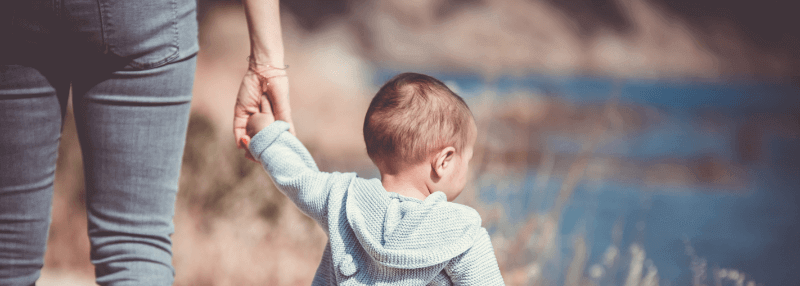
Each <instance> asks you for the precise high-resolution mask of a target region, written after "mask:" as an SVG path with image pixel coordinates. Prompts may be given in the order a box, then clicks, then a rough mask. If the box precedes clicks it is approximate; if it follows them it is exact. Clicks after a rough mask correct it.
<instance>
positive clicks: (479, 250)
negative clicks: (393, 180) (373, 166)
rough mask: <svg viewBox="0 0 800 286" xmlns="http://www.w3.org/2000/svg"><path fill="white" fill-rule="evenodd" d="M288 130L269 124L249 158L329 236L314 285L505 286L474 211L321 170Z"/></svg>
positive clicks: (280, 124) (254, 141) (441, 198)
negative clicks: (403, 194)
mask: <svg viewBox="0 0 800 286" xmlns="http://www.w3.org/2000/svg"><path fill="white" fill-rule="evenodd" d="M288 129H289V124H287V123H286V122H283V121H276V122H274V123H272V124H270V125H269V126H268V127H267V128H264V130H261V132H259V133H258V134H256V135H255V136H254V137H253V138H252V139H251V141H250V152H251V154H253V156H254V157H256V158H258V159H259V160H260V161H261V163H262V165H263V166H264V168H265V169H266V170H267V172H269V174H270V176H271V177H272V180H273V181H274V182H275V185H276V186H277V187H278V189H279V190H280V191H281V192H283V193H284V194H285V195H286V196H288V197H289V198H290V199H291V200H292V201H293V202H294V203H295V204H296V205H297V207H298V208H300V210H301V211H303V213H305V214H306V215H308V216H310V217H311V218H313V219H314V220H315V221H317V223H319V224H320V226H322V228H323V229H324V230H325V232H326V233H327V234H328V245H327V246H326V247H325V252H324V253H323V255H322V262H320V265H319V268H318V269H317V274H316V276H315V277H314V282H313V284H312V285H503V278H502V277H501V276H500V270H499V269H498V267H497V260H496V258H495V255H494V250H493V249H492V244H491V241H490V240H489V235H488V233H487V232H486V229H484V228H482V227H481V218H480V216H479V215H478V213H477V212H476V211H475V210H474V209H472V208H470V207H467V206H464V205H460V204H456V203H451V202H447V199H446V197H445V194H444V193H441V192H436V193H434V194H431V195H430V196H428V197H427V198H426V199H425V200H424V201H423V200H419V199H415V198H408V197H404V196H401V195H399V194H397V193H392V192H387V191H386V190H385V189H384V188H383V186H382V184H381V181H380V180H378V179H372V180H367V179H363V178H359V177H356V175H355V174H353V173H348V174H342V173H325V172H320V171H319V169H318V168H317V165H316V164H315V163H314V160H313V159H312V158H311V155H310V154H309V153H308V150H306V148H305V147H304V146H303V144H302V143H300V141H299V140H297V138H295V137H294V136H293V135H292V134H291V133H289V132H287V130H288Z"/></svg>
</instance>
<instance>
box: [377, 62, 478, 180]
mask: <svg viewBox="0 0 800 286" xmlns="http://www.w3.org/2000/svg"><path fill="white" fill-rule="evenodd" d="M471 121H472V112H471V111H470V110H469V107H468V106H467V103H466V102H464V100H463V99H462V98H461V97H459V96H458V95H457V94H455V93H454V92H453V91H451V90H450V89H449V88H448V87H447V86H446V85H445V84H444V83H442V82H441V81H439V80H437V79H435V78H433V77H430V76H427V75H424V74H418V73H403V74H399V75H397V76H395V77H393V78H392V79H390V80H389V81H388V82H386V83H385V84H384V85H383V87H381V89H380V90H379V91H378V93H377V94H375V97H374V98H373V99H372V102H371V103H370V105H369V109H368V110H367V116H366V118H365V119H364V141H366V145H367V154H369V157H370V159H372V161H373V162H375V163H376V164H379V161H381V162H385V163H388V164H386V165H387V167H389V168H393V166H396V165H397V164H392V163H412V164H413V163H418V162H421V161H423V160H425V159H426V158H427V157H428V156H429V155H430V154H431V153H433V152H436V151H438V150H441V149H442V148H444V147H447V146H453V147H455V148H456V150H457V152H461V151H462V150H463V148H464V146H465V145H466V144H467V143H466V142H467V140H468V138H469V137H468V136H469V133H470V123H471ZM379 165H380V164H379ZM390 171H392V170H390Z"/></svg>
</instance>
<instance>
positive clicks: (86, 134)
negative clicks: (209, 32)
mask: <svg viewBox="0 0 800 286" xmlns="http://www.w3.org/2000/svg"><path fill="white" fill-rule="evenodd" d="M197 49H198V46H197V20H196V4H195V0H171V1H151V0H147V1H144V0H137V1H124V0H120V1H111V0H99V1H98V0H46V1H41V0H35V1H30V0H19V1H18V0H14V1H2V3H0V285H33V284H34V283H35V281H36V279H38V277H39V272H40V269H41V267H42V266H43V256H44V252H45V246H46V243H47V235H48V228H49V224H50V212H51V203H52V196H53V180H54V175H55V164H56V157H57V153H58V143H59V138H60V136H61V126H62V121H63V119H64V111H65V108H66V102H67V98H68V96H69V94H70V88H71V90H72V97H73V98H72V100H73V108H74V113H75V121H76V126H77V129H78V138H79V140H80V145H81V149H82V152H83V160H84V172H85V179H86V208H87V215H88V232H89V238H90V242H91V261H92V263H94V265H95V273H96V276H97V283H98V284H100V285H171V284H172V282H173V277H174V272H175V271H174V268H173V267H172V250H171V244H172V243H171V239H170V235H171V234H172V233H173V230H174V226H173V222H172V218H173V215H174V212H175V199H176V194H177V191H178V175H179V173H180V164H181V157H182V155H183V147H184V143H185V138H186V126H187V124H188V118H189V108H190V100H191V91H192V84H193V80H194V69H195V55H196V53H197Z"/></svg>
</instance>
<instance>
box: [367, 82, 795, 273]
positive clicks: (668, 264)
mask: <svg viewBox="0 0 800 286" xmlns="http://www.w3.org/2000/svg"><path fill="white" fill-rule="evenodd" d="M393 74H394V72H392V71H381V72H380V73H379V76H377V77H376V81H377V83H376V84H380V83H382V82H383V81H385V80H386V79H388V78H389V77H390V76H391V75H393ZM431 75H433V76H435V77H437V78H439V79H441V80H442V81H445V82H447V83H449V84H453V85H456V86H458V89H459V91H460V92H459V93H460V95H462V96H463V97H465V98H466V99H467V101H469V100H470V98H472V97H474V96H476V95H478V94H481V93H482V92H483V91H484V90H486V89H489V88H491V89H493V90H495V91H497V94H498V95H499V96H500V97H501V100H502V95H503V94H507V93H510V92H513V91H531V92H535V93H536V94H540V95H544V96H550V97H555V98H556V99H557V100H561V101H564V102H569V103H571V104H576V105H598V106H601V105H602V104H604V103H605V102H606V101H607V100H608V98H609V96H610V94H612V90H613V89H614V88H617V89H618V90H619V98H618V99H619V103H620V104H627V105H637V106H646V107H649V108H655V109H657V110H658V111H659V114H660V116H661V117H662V118H661V120H659V121H658V122H657V123H655V124H653V125H651V126H648V127H647V128H646V129H644V130H642V131H640V132H638V133H636V134H632V135H629V136H625V137H622V138H615V139H613V140H611V142H606V143H604V144H602V146H599V147H598V148H597V151H596V152H595V154H596V155H598V156H606V157H614V158H618V159H622V160H630V161H636V162H651V161H659V160H663V159H664V158H670V160H677V161H681V160H685V161H690V160H696V158H698V157H704V156H705V157H708V156H712V157H714V158H718V159H720V160H722V161H725V162H734V163H736V164H737V165H738V166H739V168H740V169H741V170H740V171H741V172H740V174H738V175H739V177H741V178H744V179H743V182H740V183H739V184H737V185H736V186H727V185H715V184H692V185H663V186H653V185H649V184H646V183H644V182H642V181H641V180H639V179H636V178H633V179H630V178H628V179H625V180H616V179H613V178H612V179H606V180H601V181H593V182H583V183H581V184H579V185H578V186H577V187H576V189H575V191H574V193H573V194H572V196H571V197H570V200H569V202H568V203H567V204H566V206H565V207H564V209H563V213H562V214H561V222H560V224H559V228H560V229H559V237H558V239H559V240H560V246H561V254H562V255H561V256H562V257H563V259H561V261H560V262H558V263H561V265H560V267H554V269H548V272H546V274H545V276H547V277H548V278H549V279H552V281H554V283H556V284H562V283H563V276H564V274H565V272H566V269H567V266H568V265H569V260H570V259H569V258H571V257H572V252H573V249H572V241H573V239H574V237H576V236H577V235H583V236H585V237H586V241H587V243H588V248H589V258H588V261H587V267H586V268H587V269H589V266H591V265H593V264H597V263H600V262H601V261H602V256H603V253H604V252H605V251H606V249H607V248H608V247H609V246H610V245H613V244H614V241H613V238H612V233H613V229H614V226H615V225H619V226H621V228H622V236H621V241H619V242H618V246H619V247H620V252H621V253H620V254H621V255H622V256H623V257H625V256H627V254H628V253H629V252H628V247H629V246H630V245H631V244H633V243H638V244H640V245H642V247H643V249H644V251H645V252H646V257H647V259H650V260H652V263H653V265H655V266H656V267H657V268H658V274H659V276H660V279H661V282H662V283H661V285H690V284H691V277H692V272H691V261H690V260H691V259H690V257H689V256H688V255H687V253H686V244H685V242H686V241H688V242H689V243H690V244H691V246H692V247H693V248H694V250H695V251H696V253H697V255H698V256H699V257H702V258H704V259H705V260H706V261H707V263H708V270H709V271H711V270H712V269H713V268H714V267H720V268H733V269H738V270H740V271H742V272H744V273H746V274H747V281H749V280H754V281H756V282H757V283H759V285H762V284H763V285H798V282H797V281H800V271H798V270H800V224H799V223H798V222H800V221H799V220H798V219H800V187H798V185H800V134H797V133H798V132H797V131H798V126H799V125H800V91H798V88H797V86H794V85H791V84H787V83H764V82H755V81H738V82H732V83H731V82H729V83H699V82H665V81H654V80H617V81H616V83H615V81H612V80H610V79H606V78H594V77H548V76H535V75H534V76H529V77H500V78H498V79H496V80H495V81H494V82H493V83H492V84H487V83H486V82H485V81H484V80H482V79H481V77H479V76H476V75H469V74H446V73H440V74H436V73H432V74H431ZM708 114H714V116H715V118H722V120H723V122H722V123H721V124H719V125H718V126H717V128H716V130H715V131H714V132H707V130H704V129H703V128H702V126H701V125H702V124H703V121H704V120H705V119H706V118H707V116H708ZM754 120H755V121H754ZM754 122H755V123H754ZM748 124H750V125H752V124H755V129H756V132H753V134H749V133H746V134H744V135H743V134H742V133H741V131H740V130H741V129H742V126H745V125H748ZM742 136H757V137H758V138H756V139H754V140H755V141H754V142H759V144H757V145H755V146H756V147H754V148H756V149H757V150H755V151H753V152H756V153H757V154H760V155H758V156H759V159H758V160H748V159H747V158H742V154H741V153H742V151H741V150H738V149H737V148H741V146H737V144H739V143H737V142H738V141H737V140H739V141H740V140H741V139H742V138H741V137H742ZM546 140H547V144H548V146H549V147H550V148H551V149H553V150H555V152H557V153H559V154H577V153H578V152H579V150H580V147H581V145H580V142H577V141H574V140H571V139H569V138H568V137H564V136H558V135H552V136H550V137H548V138H547V139H546ZM751 149H752V148H751ZM536 175H537V174H536V171H535V170H531V171H529V172H528V174H527V176H525V178H524V179H523V180H522V181H520V182H517V183H515V184H508V185H507V186H496V185H493V186H488V187H485V188H483V189H482V190H481V196H480V199H481V200H482V201H484V202H487V203H491V202H499V203H501V204H502V205H503V206H504V208H505V213H506V219H507V220H508V223H509V224H511V225H517V224H519V223H521V222H522V221H524V220H525V219H526V218H527V217H528V215H529V214H530V213H531V212H540V213H544V212H547V211H549V209H550V208H551V207H552V204H553V202H554V201H555V197H556V196H557V194H558V190H559V189H560V187H561V183H562V182H561V180H562V179H563V178H559V177H554V178H550V179H549V180H548V182H547V183H546V185H545V187H544V188H543V189H540V191H537V192H532V191H529V190H533V189H535V188H534V185H535V184H536V182H535V179H536ZM498 188H505V189H498ZM493 231H498V230H497V229H496V228H491V229H490V232H493ZM550 270H553V271H550ZM626 271H627V270H626V269H625V266H624V265H623V267H622V269H619V270H618V272H619V273H618V275H617V278H616V280H615V281H616V282H615V283H614V284H615V285H622V284H623V283H624V281H625V280H624V279H625V276H624V274H621V273H626ZM584 275H586V276H589V274H588V270H587V273H585V274H584ZM710 281H713V280H711V279H710V277H709V282H710Z"/></svg>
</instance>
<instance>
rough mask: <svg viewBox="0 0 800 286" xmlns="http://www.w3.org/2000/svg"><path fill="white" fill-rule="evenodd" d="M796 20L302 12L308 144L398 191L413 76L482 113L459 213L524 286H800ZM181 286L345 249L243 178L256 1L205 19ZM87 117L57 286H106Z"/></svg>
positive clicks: (690, 7) (271, 280)
mask: <svg viewBox="0 0 800 286" xmlns="http://www.w3.org/2000/svg"><path fill="white" fill-rule="evenodd" d="M784 2H785V1H775V0H766V1H719V0H695V1H691V0H677V1H666V0H599V1H585V0H584V1H581V0H566V1H555V0H463V1H459V0H383V1H355V0H339V1H325V0H295V1H281V6H282V7H281V9H282V10H281V20H282V23H283V37H284V42H285V48H286V63H287V64H289V65H290V66H291V67H290V69H289V75H290V77H289V80H290V85H291V98H292V107H293V113H294V118H295V120H296V122H295V125H296V128H297V134H298V137H299V138H300V140H301V141H302V142H303V143H304V144H305V145H306V146H307V147H308V148H309V149H310V150H311V153H312V155H313V156H314V158H315V160H316V161H317V163H318V164H319V166H320V168H321V169H322V170H324V171H342V172H348V171H355V172H357V173H358V174H359V175H360V176H362V177H367V178H373V177H377V176H378V173H377V169H376V168H375V167H374V166H373V165H372V164H371V162H370V160H369V158H368V157H367V154H366V152H365V151H366V150H365V147H364V143H363V137H362V134H361V128H362V124H363V116H364V114H365V113H366V108H367V106H368V104H369V100H370V99H371V97H372V96H373V95H374V93H375V92H376V91H377V89H378V87H379V86H380V85H381V84H382V83H383V82H384V81H386V80H387V79H389V78H390V77H391V76H393V75H394V74H397V73H400V72H405V71H414V72H422V73H427V74H430V75H432V76H435V77H437V78H439V79H441V80H442V81H444V82H446V83H447V84H448V85H449V86H450V87H451V88H452V89H453V90H454V91H456V92H457V93H458V94H459V95H461V96H462V97H464V98H465V100H466V101H467V102H468V104H469V105H470V108H471V109H472V110H473V113H474V114H475V116H476V120H477V124H478V127H479V134H480V136H479V139H478V144H477V146H476V154H475V158H474V159H473V162H472V164H471V165H472V169H471V171H472V176H471V183H470V184H469V185H468V187H467V189H466V190H465V191H464V192H463V193H462V195H461V196H460V197H459V198H458V199H457V202H460V203H463V204H466V205H469V206H472V207H473V208H475V209H477V210H478V211H479V212H480V214H481V216H482V218H483V224H484V226H485V227H486V228H487V229H488V230H489V233H490V234H491V237H492V243H493V245H494V248H495V252H496V254H497V258H498V262H499V265H500V269H501V271H502V273H503V277H504V279H505V281H506V283H507V284H509V285H625V286H638V285H642V286H645V285H746V286H749V285H796V283H797V282H796V281H798V280H800V274H799V272H797V271H796V270H797V269H798V265H800V258H798V257H800V247H798V246H797V242H798V241H800V225H799V224H798V219H800V204H798V203H800V194H799V193H798V189H799V188H798V187H797V186H798V184H800V148H798V146H800V77H799V75H800V53H799V52H798V51H800V25H798V22H797V18H796V16H795V14H796V12H795V11H796V9H791V8H790V4H786V3H784ZM198 18H199V20H200V45H201V50H200V54H199V55H198V65H197V77H196V81H195V89H194V96H195V97H194V101H193V103H192V104H193V114H192V117H191V121H190V125H189V132H188V135H187V137H188V140H187V146H186V152H185V155H184V161H183V162H184V164H183V170H182V174H181V176H182V177H181V185H180V193H179V198H178V202H177V213H176V216H175V224H176V232H175V234H174V235H173V242H174V265H175V269H176V273H177V274H176V275H177V277H176V283H175V284H176V285H308V284H310V283H311V281H312V278H313V275H314V272H315V270H316V268H317V265H318V263H319V260H320V258H321V255H322V251H323V249H324V246H325V243H326V236H325V234H324V232H323V231H322V230H321V229H320V228H319V227H318V226H317V225H316V224H315V223H314V222H313V221H312V220H310V219H309V218H307V217H305V216H304V215H303V214H302V213H300V212H299V211H298V210H297V209H296V208H295V207H294V205H292V204H291V202H289V201H288V200H287V199H286V198H284V196H283V195H281V194H280V193H279V192H278V191H277V190H276V189H275V188H274V186H273V185H272V183H271V181H270V179H269V178H268V177H267V175H266V173H265V172H263V171H262V170H261V168H260V166H258V165H256V164H255V163H252V162H250V161H247V160H245V159H244V158H243V151H241V150H237V149H236V148H235V145H234V140H233V136H232V129H231V126H232V117H233V104H234V102H235V97H236V92H237V90H238V86H239V82H240V80H241V77H242V75H243V74H244V72H245V70H246V69H247V62H246V57H247V55H248V54H249V42H248V34H247V27H246V22H245V18H244V14H243V10H242V7H241V4H240V3H239V2H238V1H225V0H216V1H215V0H200V1H199V12H198ZM74 129H75V127H74V122H73V120H72V114H71V113H68V115H67V121H66V123H65V127H64V134H63V136H62V139H61V149H60V152H59V158H58V167H57V174H56V186H55V189H56V191H55V200H54V205H53V223H52V226H51V229H50V236H49V243H48V249H47V254H46V258H45V268H44V270H43V273H42V278H41V279H40V282H39V284H40V285H93V271H94V270H93V267H92V265H91V264H90V263H89V242H88V238H87V235H86V213H85V209H84V195H83V192H84V190H83V178H82V175H83V171H82V163H81V156H80V149H79V146H78V143H77V138H76V136H75V131H74Z"/></svg>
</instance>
